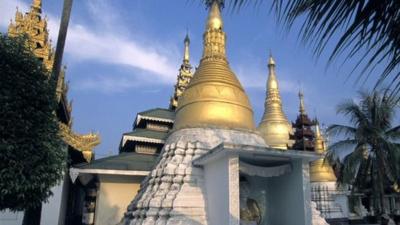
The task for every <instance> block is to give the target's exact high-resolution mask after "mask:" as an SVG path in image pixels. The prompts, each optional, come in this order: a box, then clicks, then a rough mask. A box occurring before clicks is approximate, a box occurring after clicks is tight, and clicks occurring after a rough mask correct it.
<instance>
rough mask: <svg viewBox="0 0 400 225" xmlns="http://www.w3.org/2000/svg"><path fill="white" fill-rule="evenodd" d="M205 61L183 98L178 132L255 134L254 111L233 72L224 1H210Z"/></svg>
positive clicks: (175, 125)
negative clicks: (213, 130) (227, 47)
mask: <svg viewBox="0 0 400 225" xmlns="http://www.w3.org/2000/svg"><path fill="white" fill-rule="evenodd" d="M208 3H209V4H210V5H209V6H210V7H209V15H208V21H207V26H206V31H205V33H204V35H203V45H204V48H203V57H202V59H201V61H200V65H199V67H198V69H197V70H196V72H195V74H194V75H193V79H192V80H191V81H190V83H189V86H188V87H187V89H186V90H185V92H184V93H183V95H182V96H181V97H180V98H179V102H178V107H177V109H176V118H175V124H174V129H181V128H185V127H219V128H228V129H231V128H239V129H247V130H254V121H253V110H252V108H251V105H250V102H249V99H248V97H247V95H246V93H245V91H244V90H243V87H242V85H241V84H240V82H239V80H238V79H237V78H236V76H235V74H234V73H233V72H232V70H231V69H230V68H229V65H228V62H227V59H226V54H225V38H226V37H225V33H224V32H223V21H222V17H221V12H220V6H221V3H222V1H221V0H219V1H218V0H214V1H211V0H210V1H208Z"/></svg>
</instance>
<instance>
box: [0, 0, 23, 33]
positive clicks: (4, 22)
mask: <svg viewBox="0 0 400 225" xmlns="http://www.w3.org/2000/svg"><path fill="white" fill-rule="evenodd" d="M17 7H18V10H19V11H20V12H26V11H27V10H28V9H29V5H28V4H26V3H25V2H23V1H20V0H1V2H0V15H1V17H0V28H2V30H3V29H4V28H7V27H8V25H9V24H10V20H11V19H12V20H14V18H15V11H16V8H17Z"/></svg>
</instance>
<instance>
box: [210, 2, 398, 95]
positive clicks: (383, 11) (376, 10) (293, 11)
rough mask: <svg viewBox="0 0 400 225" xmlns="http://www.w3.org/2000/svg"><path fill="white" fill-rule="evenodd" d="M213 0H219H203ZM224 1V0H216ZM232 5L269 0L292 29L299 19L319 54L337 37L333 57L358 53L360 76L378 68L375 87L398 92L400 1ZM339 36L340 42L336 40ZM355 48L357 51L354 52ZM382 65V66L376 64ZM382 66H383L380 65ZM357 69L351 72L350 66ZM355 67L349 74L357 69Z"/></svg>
mask: <svg viewBox="0 0 400 225" xmlns="http://www.w3.org/2000/svg"><path fill="white" fill-rule="evenodd" d="M202 1H204V2H205V3H210V2H212V1H215V0H202ZM216 1H219V2H224V0H216ZM226 2H227V4H225V5H228V6H230V7H231V8H243V7H245V6H246V5H249V4H251V3H252V4H255V5H258V4H260V3H262V2H271V3H272V8H271V9H272V11H275V12H276V14H277V18H278V21H281V22H283V23H284V24H286V25H287V26H288V27H289V28H290V27H292V25H293V24H294V23H295V22H296V21H298V20H300V21H301V24H302V26H301V31H300V36H301V37H302V39H303V40H304V41H306V42H308V43H310V44H312V46H313V49H314V53H315V54H316V55H317V56H319V54H320V53H321V52H322V51H323V50H324V49H326V47H327V44H328V43H331V42H332V41H333V42H336V44H335V47H334V49H333V51H332V52H331V55H330V58H329V62H331V61H332V60H333V59H336V58H339V57H338V56H339V55H342V54H344V55H345V57H340V58H341V59H344V61H347V60H349V59H350V58H355V56H357V58H355V59H356V61H358V63H356V65H355V67H354V70H358V71H359V73H358V74H359V76H358V78H357V81H359V82H361V81H365V80H366V79H368V78H369V77H370V75H371V73H372V72H374V71H376V70H378V71H379V72H378V74H380V76H379V77H376V79H375V81H376V87H378V86H383V87H385V86H384V85H385V81H386V82H387V81H388V82H389V83H390V88H392V90H393V93H392V94H396V93H398V92H400V70H399V64H400V36H399V33H400V1H398V0H330V1H324V0H270V1H268V0H264V1H263V0H230V1H227V0H226ZM337 37H339V39H338V40H337V41H335V40H336V39H337ZM356 53H357V54H356ZM378 64H380V65H381V67H379V69H378V68H377V67H376V66H377V65H378ZM382 65H383V67H382ZM352 72H353V71H352ZM352 72H350V73H349V75H351V74H353V73H352Z"/></svg>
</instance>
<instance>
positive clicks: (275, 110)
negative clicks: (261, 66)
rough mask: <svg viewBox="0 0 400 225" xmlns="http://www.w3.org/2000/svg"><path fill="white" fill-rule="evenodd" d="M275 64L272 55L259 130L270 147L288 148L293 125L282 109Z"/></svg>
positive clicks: (269, 61)
mask: <svg viewBox="0 0 400 225" xmlns="http://www.w3.org/2000/svg"><path fill="white" fill-rule="evenodd" d="M275 66H276V65H275V60H274V58H273V57H272V56H270V57H269V60H268V69H269V76H268V81H267V95H266V99H265V111H264V115H263V118H262V120H261V122H260V124H259V125H258V128H257V130H258V131H259V132H260V133H261V135H262V137H263V138H264V139H265V142H266V144H267V145H269V146H270V147H273V148H279V149H287V148H288V145H290V143H291V141H290V140H289V134H290V132H291V130H292V126H291V125H290V123H289V122H288V120H287V118H286V115H285V113H284V112H283V110H282V100H281V96H280V94H279V85H278V80H277V78H276V73H275Z"/></svg>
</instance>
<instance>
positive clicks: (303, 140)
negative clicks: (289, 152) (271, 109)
mask: <svg viewBox="0 0 400 225" xmlns="http://www.w3.org/2000/svg"><path fill="white" fill-rule="evenodd" d="M299 98H300V109H299V115H298V116H297V118H296V122H295V123H292V127H293V129H294V134H292V135H290V136H291V139H293V140H294V144H293V146H292V148H293V149H296V150H303V151H315V147H314V132H313V130H312V128H313V126H315V123H314V122H313V121H311V120H310V118H309V117H308V115H307V112H306V109H305V106H304V95H303V92H302V91H300V92H299Z"/></svg>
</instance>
